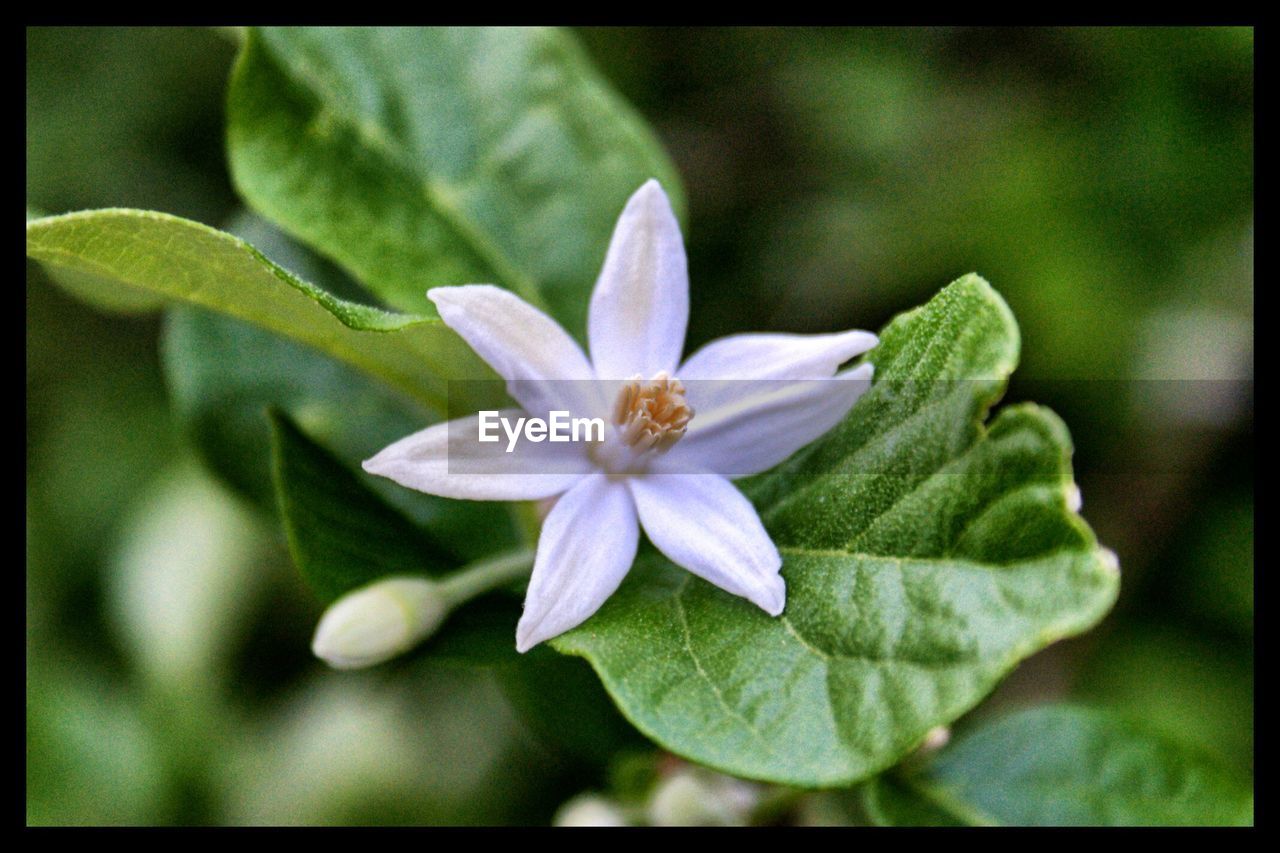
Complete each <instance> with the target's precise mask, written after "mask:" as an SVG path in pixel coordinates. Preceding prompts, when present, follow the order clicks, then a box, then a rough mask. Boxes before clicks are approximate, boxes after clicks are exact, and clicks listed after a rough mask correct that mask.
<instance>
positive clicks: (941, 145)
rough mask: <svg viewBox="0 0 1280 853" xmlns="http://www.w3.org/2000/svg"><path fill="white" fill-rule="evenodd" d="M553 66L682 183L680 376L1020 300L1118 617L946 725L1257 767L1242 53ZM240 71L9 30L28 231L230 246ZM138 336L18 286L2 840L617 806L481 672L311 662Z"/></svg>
mask: <svg viewBox="0 0 1280 853" xmlns="http://www.w3.org/2000/svg"><path fill="white" fill-rule="evenodd" d="M580 35H581V37H582V40H583V42H584V44H585V46H586V48H587V50H588V52H589V54H590V55H591V56H592V57H593V58H594V59H595V61H596V62H597V63H598V65H599V67H600V68H601V69H602V71H603V72H604V74H605V75H606V76H607V77H608V78H609V79H610V80H611V81H612V82H613V83H614V84H615V85H616V86H617V87H618V89H619V90H620V91H621V92H622V93H623V94H624V95H625V96H626V97H627V98H628V99H629V100H630V101H631V102H632V103H633V104H634V105H635V106H636V107H637V108H638V109H639V111H640V112H641V113H642V114H643V115H644V116H645V117H646V118H647V119H648V120H649V121H650V122H652V123H653V125H654V126H655V127H656V129H657V131H658V134H659V136H660V137H661V138H662V140H663V141H664V142H665V144H666V145H667V147H668V149H669V151H670V152H671V154H672V156H673V157H674V158H675V161H676V163H677V164H678V166H679V168H680V171H681V173H682V175H683V177H684V179H685V181H686V186H687V190H688V193H687V194H688V198H689V209H690V228H689V233H688V234H687V235H686V236H687V240H688V249H689V258H690V274H691V278H692V282H693V294H692V295H693V301H694V306H693V312H692V326H691V329H690V340H689V346H690V348H692V347H695V346H697V345H698V344H700V343H702V342H704V341H706V340H708V339H710V338H712V337H716V336H719V335H722V334H726V333H729V332H732V331H741V330H746V329H760V330H763V329H776V330H789V331H830V330H835V329H842V328H855V327H856V328H868V329H875V328H878V327H879V326H881V325H882V324H883V323H884V322H885V321H886V320H888V318H889V317H891V316H892V315H893V314H894V313H896V312H898V311H901V310H905V309H907V308H910V307H913V306H915V305H917V304H919V303H921V302H923V301H924V300H926V299H927V298H928V297H929V296H931V295H932V294H933V293H934V292H936V291H937V290H938V289H939V288H940V287H942V286H943V285H945V284H946V283H947V282H949V281H951V280H952V279H954V278H956V277H957V276H959V275H961V274H963V273H965V272H969V271H977V272H979V273H981V274H982V275H984V276H986V277H987V278H988V279H989V280H990V281H991V282H992V283H993V284H994V285H995V286H996V287H997V289H999V290H1000V292H1001V293H1002V294H1003V295H1004V296H1005V298H1006V299H1007V300H1008V302H1009V303H1010V305H1011V306H1012V308H1013V310H1014V313H1015V314H1016V316H1017V318H1018V321H1019V323H1020V325H1021V328H1022V334H1023V357H1022V367H1021V368H1020V370H1019V372H1018V373H1017V374H1015V377H1014V380H1013V382H1012V384H1011V386H1010V389H1009V394H1008V395H1007V398H1006V399H1009V400H1024V399H1034V400H1036V401H1038V402H1042V403H1045V404H1047V405H1049V406H1051V407H1053V408H1054V409H1056V410H1057V411H1058V412H1059V413H1060V414H1062V415H1063V417H1064V418H1065V419H1066V421H1067V423H1068V424H1069V425H1070V427H1071V429H1072V433H1073V436H1074V438H1075V441H1076V445H1077V452H1076V458H1075V464H1076V469H1077V479H1078V481H1079V483H1080V486H1081V490H1082V492H1083V495H1084V506H1083V513H1084V515H1085V517H1086V518H1087V519H1088V520H1089V521H1090V523H1091V524H1093V526H1094V527H1095V529H1096V530H1097V532H1098V536H1099V538H1100V539H1101V540H1102V541H1103V542H1104V543H1105V544H1107V545H1109V546H1110V547H1112V548H1113V549H1114V550H1115V551H1116V552H1117V553H1118V554H1119V556H1120V561H1121V567H1122V584H1123V586H1122V593H1121V599H1120V602H1119V604H1118V605H1117V607H1116V609H1115V611H1114V612H1113V613H1112V614H1111V615H1110V616H1109V617H1108V618H1107V619H1106V621H1105V622H1104V623H1103V624H1102V625H1101V626H1100V627H1099V628H1098V629H1097V630H1095V631H1094V632H1092V633H1091V634H1089V635H1087V636H1085V637H1082V638H1078V639H1076V640H1072V641H1069V642H1065V643H1060V644H1058V645H1056V646H1054V647H1052V648H1050V649H1048V650H1046V651H1045V652H1043V653H1041V654H1040V655H1037V656H1035V657H1034V658H1032V659H1030V660H1028V661H1026V662H1025V663H1024V664H1023V665H1022V666H1021V667H1020V668H1019V669H1018V670H1017V671H1016V672H1015V673H1014V674H1013V676H1011V677H1010V678H1009V679H1008V681H1007V682H1005V684H1004V685H1002V686H1001V687H1000V688H999V689H998V690H997V692H996V694H994V695H993V697H992V698H991V699H990V700H989V701H988V702H986V703H985V704H984V705H983V706H981V707H980V708H979V709H978V710H977V711H976V712H975V715H985V714H989V713H991V712H992V711H993V710H999V709H1002V708H1007V707H1010V706H1014V705H1025V704H1029V703H1035V702H1042V701H1049V700H1055V699H1061V698H1073V699H1078V700H1081V701H1086V702H1090V703H1093V704H1098V705H1104V706H1111V707H1117V708H1121V709H1124V710H1127V711H1131V712H1134V713H1136V714H1138V715H1141V716H1143V717H1145V718H1147V719H1150V720H1152V721H1153V722H1154V723H1156V724H1157V725H1158V726H1159V727H1161V728H1163V729H1164V730H1166V731H1167V732H1168V733H1170V734H1171V735H1173V736H1175V737H1177V738H1180V739H1184V740H1186V741H1189V742H1192V743H1197V744H1200V745H1202V746H1203V747H1205V748H1206V749H1209V750H1211V751H1213V752H1215V753H1216V754H1218V755H1219V756H1220V758H1221V759H1222V760H1223V761H1224V762H1226V763H1228V764H1229V765H1231V766H1233V767H1235V768H1237V769H1238V770H1240V771H1242V772H1252V764H1253V758H1252V750H1253V393H1252V375H1253V366H1252V365H1253V34H1252V31H1250V30H1247V29H1203V30H1202V29H1194V30H1190V29H1153V30H1131V29H1105V30H1102V29H1079V30H1056V29H1055V30H1046V29H1035V30H985V29H912V30H891V29H875V30H791V29H787V30H756V29H734V30H720V29H712V30H683V29H661V30H649V29H641V30H634V29H609V30H587V31H582V32H581V33H580ZM235 50H236V46H235V37H234V33H230V32H227V31H219V30H185V29H164V30H132V29H94V30H78V29H37V30H29V31H28V35H27V112H26V119H27V204H28V207H29V208H30V209H33V210H37V211H40V212H48V213H60V212H64V211H69V210H76V209H82V208H90V207H116V206H125V207H139V208H151V209H156V210H163V211H168V212H171V213H175V214H178V215H181V216H186V217H190V218H193V219H196V220H199V221H202V222H206V223H209V224H211V225H215V226H219V227H231V226H230V223H233V222H237V221H241V222H242V221H243V219H242V217H243V209H242V208H241V207H240V205H239V203H238V201H237V198H236V196H235V193H234V192H233V190H232V188H231V185H230V182H229V179H228V177H227V171H226V164H225V158H224V153H223V98H224V92H225V86H226V79H227V75H228V72H229V70H230V66H231V63H232V61H233V59H234V56H235ZM239 230H243V227H241V228H240V229H239ZM275 239H282V238H280V237H279V236H278V235H276V237H275ZM291 250H292V251H297V249H296V248H294V249H291ZM278 259H279V260H282V261H284V262H286V263H288V260H287V259H285V258H278ZM162 325H163V323H162V322H161V321H159V320H157V319H154V318H150V319H134V318H122V317H118V316H105V315H102V314H99V313H96V312H94V311H93V310H91V309H88V308H86V307H85V306H83V305H81V304H80V303H78V302H76V301H74V300H73V299H72V298H70V297H68V296H67V295H65V293H63V292H62V291H59V290H57V289H55V288H54V287H53V286H52V285H51V284H50V283H49V282H48V280H47V279H46V278H45V277H44V275H43V273H42V272H41V271H40V269H39V268H37V267H35V266H33V265H29V266H28V279H27V366H26V371H27V372H26V377H27V378H26V383H27V614H28V616H27V785H28V790H27V804H28V820H29V822H31V823H36V824H48V823H169V822H177V823H203V822H233V823H244V822H255V823H262V822H265V823H311V822H325V823H332V822H500V821H518V822H534V823H537V822H547V821H549V820H550V819H551V816H552V815H553V813H554V812H555V810H556V808H557V806H558V805H559V804H560V803H562V802H563V801H564V800H566V799H568V798H569V797H570V796H572V795H573V794H575V793H577V792H579V791H581V790H584V789H588V788H599V787H601V786H603V785H605V784H607V783H608V780H609V779H611V778H612V779H615V780H616V779H617V778H618V774H619V772H624V771H619V765H618V762H616V761H614V762H610V761H609V760H608V758H607V756H602V755H599V754H590V755H583V754H577V753H574V751H572V750H569V751H566V750H565V749H564V748H563V746H562V745H558V744H556V743H554V742H551V741H549V740H548V739H546V738H545V737H543V736H542V735H541V734H540V732H539V726H538V725H537V724H536V721H534V720H532V719H531V718H530V715H529V714H528V713H527V711H528V705H529V703H528V702H524V701H520V699H519V694H518V692H513V691H512V690H510V689H509V685H503V684H499V683H498V682H497V679H496V678H495V677H494V675H493V674H492V673H489V672H485V671H474V670H469V669H466V668H460V667H449V666H446V665H443V664H439V663H431V662H429V661H425V660H420V659H419V660H409V661H406V662H403V663H402V664H398V665H393V666H391V667H383V668H379V669H375V670H373V671H370V672H364V673H359V674H354V675H353V674H343V675H340V676H339V675H335V674H334V673H332V672H331V671H329V670H327V669H326V668H325V667H324V666H323V665H322V664H320V663H319V662H318V661H316V660H314V659H313V658H312V657H311V656H310V654H309V651H308V643H309V640H310V635H311V630H312V628H313V626H314V621H315V619H316V618H317V616H318V615H319V611H320V606H319V604H318V603H317V602H316V601H315V600H314V599H313V598H312V597H311V595H310V594H309V593H308V592H307V591H306V590H305V589H304V588H303V586H302V584H301V582H300V580H299V579H298V577H297V574H296V572H295V570H294V569H293V567H292V566H291V564H290V562H289V558H288V555H287V553H286V551H285V548H284V545H283V542H282V536H281V534H280V532H279V530H278V527H277V526H276V524H275V523H274V521H273V520H272V519H271V518H269V517H267V516H265V515H264V514H263V513H262V512H261V511H260V510H258V509H255V505H254V504H253V503H251V502H249V501H247V500H245V499H244V498H243V497H241V496H239V495H237V494H235V493H233V492H232V491H231V490H230V489H229V488H228V487H226V486H224V485H222V484H221V481H220V480H218V479H217V478H215V477H214V476H213V475H211V474H209V473H208V472H207V470H206V469H205V468H203V467H202V466H201V463H200V462H199V461H198V460H197V457H196V454H195V451H194V450H193V447H192V444H191V442H190V440H189V438H187V437H185V436H184V435H183V434H182V430H181V429H180V428H179V427H178V426H177V424H176V422H175V421H174V419H173V417H172V416H171V415H170V413H169V405H168V402H167V399H166V395H167V391H166V387H165V381H164V378H163V375H162V371H161V368H160V359H159V356H158V342H159V339H160V336H161V332H162ZM624 764H625V762H624ZM624 770H625V768H624ZM624 775H625V772H624Z"/></svg>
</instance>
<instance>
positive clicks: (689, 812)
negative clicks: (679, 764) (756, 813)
mask: <svg viewBox="0 0 1280 853" xmlns="http://www.w3.org/2000/svg"><path fill="white" fill-rule="evenodd" d="M759 801H760V789H759V787H758V786H756V785H753V784H751V783H750V782H744V781H742V780H741V779H734V778H733V777H731V776H723V775H721V774H719V773H711V772H709V771H704V770H700V769H697V768H682V769H680V770H676V771H675V772H674V773H672V774H671V775H670V776H668V777H667V778H665V779H663V780H662V781H661V782H659V783H658V784H657V786H656V787H655V788H654V790H653V793H652V795H651V796H650V799H649V808H648V815H649V822H650V823H652V824H653V825H654V826H745V825H746V824H748V823H749V822H750V816H751V812H752V810H753V809H754V808H755V807H756V805H757V804H758V803H759Z"/></svg>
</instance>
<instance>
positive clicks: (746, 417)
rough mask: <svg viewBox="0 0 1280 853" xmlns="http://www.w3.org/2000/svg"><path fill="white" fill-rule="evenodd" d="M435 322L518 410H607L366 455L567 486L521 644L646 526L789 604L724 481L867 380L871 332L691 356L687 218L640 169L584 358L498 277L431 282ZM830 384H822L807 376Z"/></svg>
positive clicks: (765, 539)
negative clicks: (491, 373)
mask: <svg viewBox="0 0 1280 853" xmlns="http://www.w3.org/2000/svg"><path fill="white" fill-rule="evenodd" d="M427 296H428V298H430V299H431V301H432V302H434V303H435V305H436V308H437V309H438V310H439V312H440V317H441V319H442V320H443V321H444V322H445V324H447V325H448V326H449V327H450V328H451V329H453V330H454V331H455V332H457V333H458V334H459V335H460V336H462V338H463V339H464V340H465V341H466V342H467V343H468V344H469V345H470V346H471V348H472V349H474V350H475V351H476V353H477V354H478V355H479V356H480V357H481V358H483V359H484V360H485V361H486V362H488V363H489V365H490V366H491V367H492V368H493V369H494V370H495V371H497V373H498V374H499V375H500V376H502V377H503V378H504V379H506V380H507V390H508V393H509V394H510V395H511V397H512V398H513V399H515V400H516V401H517V402H518V403H519V404H520V405H521V406H522V407H523V409H524V412H517V411H507V412H503V413H502V414H503V416H506V417H508V418H510V419H512V420H514V419H515V418H516V417H519V416H521V415H523V414H524V413H531V414H538V415H545V414H546V413H547V412H550V411H554V410H561V411H567V412H571V413H572V414H573V415H574V416H584V417H596V416H600V417H602V418H604V419H605V420H606V421H608V427H607V432H608V434H607V436H606V438H605V440H604V441H603V442H598V443H582V442H569V443H552V442H549V441H543V442H539V443H532V442H528V441H526V442H522V443H519V444H517V445H516V447H515V450H514V451H513V452H508V446H507V443H506V442H505V441H499V442H496V443H482V442H480V441H478V440H477V438H476V437H477V436H478V434H479V422H478V420H477V417H476V416H473V417H470V418H463V419H459V420H455V421H450V422H448V423H443V424H437V425H435V426H432V427H429V428H427V429H425V430H422V431H421V432H417V433H414V434H413V435H410V436H408V437H407V438H404V439H401V440H400V441H397V442H396V443H395V444H392V445H391V446H390V447H387V448H386V449H385V450H383V451H382V452H381V453H379V454H377V455H376V456H374V457H373V458H372V459H369V460H368V461H366V462H365V463H364V468H365V470H366V471H369V472H370V473H373V474H378V475H381V476H384V477H389V478H390V479H392V480H395V481H396V482H397V483H400V484H401V485H404V486H407V487H409V488H411V489H417V490H418V491H422V492H427V493H428V494H433V495H441V496H443V497H448V498H464V499H470V500H512V501H518V500H541V499H544V498H552V497H555V496H559V498H558V500H557V501H556V502H555V504H554V506H553V507H552V508H551V510H550V512H549V513H548V514H547V516H546V519H545V521H544V522H543V526H542V532H541V535H540V537H539V540H538V548H537V555H536V558H535V560H534V566H533V574H532V576H531V577H530V579H529V588H528V592H527V594H526V597H525V605H524V614H523V615H522V616H521V618H520V622H519V625H518V626H517V628H516V648H517V649H518V650H519V651H521V652H524V651H527V650H528V649H530V648H532V647H533V646H535V645H537V644H538V643H540V642H542V641H543V640H547V639H550V638H551V637H554V636H556V635H558V634H561V633H563V632H565V631H568V630H569V629H571V628H573V627H575V626H577V625H579V624H581V623H582V622H583V621H584V620H586V619H587V618H588V617H590V616H591V615H592V614H593V613H595V612H596V610H597V609H599V607H600V605H602V604H603V603H604V601H605V600H606V599H607V598H608V597H609V596H610V595H611V594H612V593H613V591H614V590H616V589H617V588H618V585H619V584H620V583H622V579H623V577H624V576H625V575H626V573H627V571H628V570H629V569H630V567H631V564H632V561H633V560H634V558H635V555H636V548H637V546H638V544H639V540H640V528H641V527H643V528H644V531H645V533H646V534H647V535H648V537H649V539H650V541H652V542H653V544H654V546H655V547H657V549H658V550H659V551H661V552H662V553H663V554H665V555H666V556H667V557H668V558H670V559H671V560H672V562H674V563H676V564H678V565H680V566H683V567H684V568H685V569H688V570H689V571H690V572H693V573H694V574H696V575H698V576H699V577H702V578H704V579H706V580H708V581H710V582H711V583H713V584H715V585H716V586H718V587H720V588H722V589H724V590H727V591H728V592H731V593H733V594H734V595H739V596H742V597H743V598H746V599H747V600H749V601H751V602H753V603H754V604H756V605H757V606H759V607H760V608H762V609H763V610H764V611H765V612H767V613H768V614H769V615H771V616H777V615H778V614H780V613H781V612H782V609H783V607H784V605H785V602H786V586H785V584H784V582H783V580H782V576H781V574H780V573H779V570H780V569H781V567H782V558H781V557H780V556H779V554H778V549H777V548H776V547H774V544H773V542H772V540H771V539H770V538H769V534H768V533H767V532H766V531H765V529H764V525H763V524H761V522H760V517H759V516H758V515H757V514H756V511H755V509H754V508H753V507H752V505H751V504H750V502H749V501H748V500H747V499H746V498H745V497H744V496H743V495H742V493H741V492H739V491H738V490H737V488H736V487H735V486H734V485H733V484H732V483H731V482H730V481H729V479H730V477H738V476H746V475H749V474H755V473H758V472H760V471H764V470H766V469H768V468H771V467H773V466H774V465H776V464H778V463H779V462H781V461H782V460H784V459H786V458H787V457H788V456H790V455H791V454H792V453H794V452H795V451H797V450H799V449H800V448H801V447H803V446H804V445H806V444H808V443H809V442H811V441H813V440H814V439H816V438H817V437H819V436H820V435H822V434H823V433H825V432H826V431H827V430H829V429H830V428H831V427H832V426H834V425H835V424H836V423H837V422H839V421H840V420H841V419H842V418H843V417H844V415H845V414H846V413H847V412H848V411H849V408H850V407H851V406H853V404H854V403H855V402H856V401H857V399H858V397H859V396H860V395H861V394H862V393H863V392H864V391H865V390H866V389H867V388H868V387H869V386H870V383H871V372H872V366H871V365H870V364H863V365H861V366H859V367H856V368H853V369H850V370H847V371H845V372H842V373H840V372H837V371H838V370H839V368H840V366H841V365H843V364H844V363H845V362H847V361H849V360H850V359H852V358H854V357H856V356H858V355H861V354H862V353H864V352H866V351H867V350H869V349H870V348H871V347H873V346H875V344H876V343H877V341H876V337H875V335H873V334H870V333H869V332H862V331H850V332H842V333H839V334H829V335H786V334H749V335H734V336H730V337H727V338H721V339H720V340H717V341H713V342H711V343H710V344H707V345H706V346H705V347H703V348H702V349H700V350H698V351H697V352H696V353H694V354H693V355H692V356H690V357H689V358H688V359H687V360H685V361H684V362H683V363H681V361H680V355H681V351H682V350H683V347H684V336H685V327H686V325H687V323H688V317H689V276H688V269H687V265H686V260H685V252H684V243H683V241H682V239H681V236H680V226H679V224H678V223H677V222H676V218H675V215H674V213H673V212H672V210H671V204H670V202H669V201H668V199H667V196H666V193H664V192H663V191H662V188H661V187H660V186H659V185H658V183H657V182H656V181H652V180H651V181H649V182H648V183H646V184H645V185H644V186H642V187H641V188H640V189H639V190H637V191H636V193H635V194H634V195H632V196H631V198H630V200H629V201H628V202H627V206H626V208H625V209H624V210H623V211H622V215H621V217H619V219H618V224H617V226H616V227H615V229H614V233H613V239H612V241H611V242H610V245H609V251H608V254H607V255H606V257H605V261H604V268H603V269H602V270H601V272H600V277H599V279H598V280H597V281H596V286H595V291H594V292H593V294H592V296H591V306H590V311H589V316H588V322H587V337H588V341H589V344H590V348H591V358H590V359H588V358H587V356H586V354H584V353H583V351H582V349H581V347H579V346H578V344H577V343H576V342H575V341H574V340H573V338H572V337H570V336H569V335H568V334H567V333H566V332H565V331H564V330H563V329H562V328H561V327H560V326H559V325H558V324H557V323H556V322H555V321H554V320H552V319H551V318H550V317H548V316H546V315H545V314H543V313H542V312H541V311H539V310H537V309H536V308H534V307H532V306H531V305H529V304H527V303H526V302H524V301H523V300H521V299H520V298H519V297H517V296H515V295H514V294H512V293H511V292H509V291H506V290H503V289H501V288H498V287H494V286H491V285H466V286H463V287H439V288H435V289H433V290H430V291H428V293H427ZM814 380H827V381H814Z"/></svg>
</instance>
